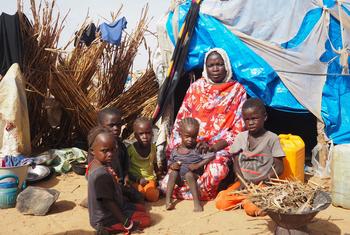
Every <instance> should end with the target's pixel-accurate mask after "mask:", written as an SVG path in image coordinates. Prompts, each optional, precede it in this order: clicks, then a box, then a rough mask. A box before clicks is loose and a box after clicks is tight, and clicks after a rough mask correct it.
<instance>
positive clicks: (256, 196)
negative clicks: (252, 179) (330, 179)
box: [249, 179, 319, 214]
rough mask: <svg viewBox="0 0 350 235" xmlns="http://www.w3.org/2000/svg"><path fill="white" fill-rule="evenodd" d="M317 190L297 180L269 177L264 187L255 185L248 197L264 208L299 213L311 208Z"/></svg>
mask: <svg viewBox="0 0 350 235" xmlns="http://www.w3.org/2000/svg"><path fill="white" fill-rule="evenodd" d="M317 190H319V188H318V187H312V186H311V185H309V184H303V183H301V182H299V181H287V180H279V179H271V180H270V182H267V186H266V187H255V188H254V191H253V192H252V193H251V194H250V196H249V199H250V200H251V201H252V202H253V203H254V204H255V205H256V206H258V207H259V208H262V209H264V210H271V211H276V212H280V213H288V214H301V213H304V212H307V211H310V210H312V209H313V199H314V198H315V193H316V192H317Z"/></svg>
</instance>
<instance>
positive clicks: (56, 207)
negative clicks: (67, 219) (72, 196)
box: [48, 200, 76, 215]
mask: <svg viewBox="0 0 350 235" xmlns="http://www.w3.org/2000/svg"><path fill="white" fill-rule="evenodd" d="M74 207H76V204H75V203H74V202H71V201H67V200H62V201H58V202H55V203H54V204H53V205H52V207H51V208H50V211H49V213H48V214H49V215H52V214H57V213H62V212H65V211H69V210H73V208H74Z"/></svg>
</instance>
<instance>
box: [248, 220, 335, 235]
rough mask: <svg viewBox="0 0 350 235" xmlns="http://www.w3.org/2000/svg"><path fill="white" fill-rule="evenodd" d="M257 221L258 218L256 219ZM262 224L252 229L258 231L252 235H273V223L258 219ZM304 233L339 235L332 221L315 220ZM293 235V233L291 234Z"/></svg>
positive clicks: (274, 226)
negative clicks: (270, 234)
mask: <svg viewBox="0 0 350 235" xmlns="http://www.w3.org/2000/svg"><path fill="white" fill-rule="evenodd" d="M257 219H258V218H257ZM260 220H261V221H262V223H259V224H258V225H257V226H256V227H254V228H252V229H259V230H260V231H259V232H256V233H252V234H253V235H258V234H265V233H272V234H274V232H275V230H276V223H275V222H273V221H272V220H271V219H270V218H269V217H264V218H261V219H260ZM303 231H305V232H306V233H308V234H310V235H328V234H332V235H340V234H341V230H340V228H339V227H338V226H337V225H335V224H334V223H332V219H329V220H324V219H318V218H315V219H313V220H312V221H311V223H309V224H308V225H307V226H306V228H305V230H303ZM291 234H293V233H291Z"/></svg>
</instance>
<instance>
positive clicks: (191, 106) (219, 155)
mask: <svg viewBox="0 0 350 235" xmlns="http://www.w3.org/2000/svg"><path fill="white" fill-rule="evenodd" d="M204 61H205V66H204V71H203V77H202V78H200V79H198V80H197V81H196V82H194V83H193V84H191V86H190V87H189V89H188V90H187V93H186V96H185V98H184V101H183V103H182V105H181V107H180V110H179V113H178V114H177V117H176V120H175V124H174V129H173V133H172V136H171V138H170V142H169V143H168V146H167V153H170V152H171V151H172V150H173V149H174V148H176V147H177V146H178V145H179V144H180V143H181V142H180V141H181V138H180V135H179V122H180V121H181V120H182V119H184V118H187V117H192V118H195V119H197V121H198V122H199V123H200V129H199V134H198V142H199V144H198V145H197V148H198V150H199V151H200V152H202V153H205V152H207V151H210V152H215V158H214V160H212V161H211V162H209V163H208V164H207V165H206V166H205V169H204V173H203V174H202V175H201V176H199V178H198V179H197V183H198V186H199V193H200V199H201V200H212V199H214V198H215V196H216V195H217V193H218V192H217V191H218V186H219V183H220V182H221V181H222V180H223V179H224V178H225V177H226V175H227V174H228V172H229V168H228V166H227V163H228V161H229V157H230V153H229V152H228V146H229V145H231V144H232V143H233V140H234V138H235V136H236V135H237V134H238V133H239V132H241V131H242V130H243V125H244V124H243V119H242V116H241V108H242V104H243V103H244V101H245V100H246V92H245V89H244V88H243V86H242V85H241V84H239V83H238V82H237V81H233V80H231V78H232V70H231V64H230V61H229V58H228V56H227V54H226V52H225V51H224V50H223V49H220V48H214V49H211V50H209V51H208V52H207V54H206V55H205V60H204ZM167 182H168V175H167V176H166V177H165V178H164V179H163V181H162V182H161V185H160V186H161V189H162V191H164V192H165V191H166V186H167ZM173 196H175V197H176V198H179V199H193V198H192V194H191V193H190V190H189V186H188V185H186V184H185V185H183V186H182V187H176V188H175V189H174V192H173Z"/></svg>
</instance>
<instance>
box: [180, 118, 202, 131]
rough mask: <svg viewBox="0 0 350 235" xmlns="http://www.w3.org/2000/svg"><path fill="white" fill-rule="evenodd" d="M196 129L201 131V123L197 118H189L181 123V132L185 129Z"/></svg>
mask: <svg viewBox="0 0 350 235" xmlns="http://www.w3.org/2000/svg"><path fill="white" fill-rule="evenodd" d="M190 126H191V127H194V128H196V130H198V129H199V122H198V121H197V120H196V119H195V118H191V117H187V118H184V119H182V120H181V121H180V123H179V128H180V130H181V131H182V130H184V128H185V127H190Z"/></svg>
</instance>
